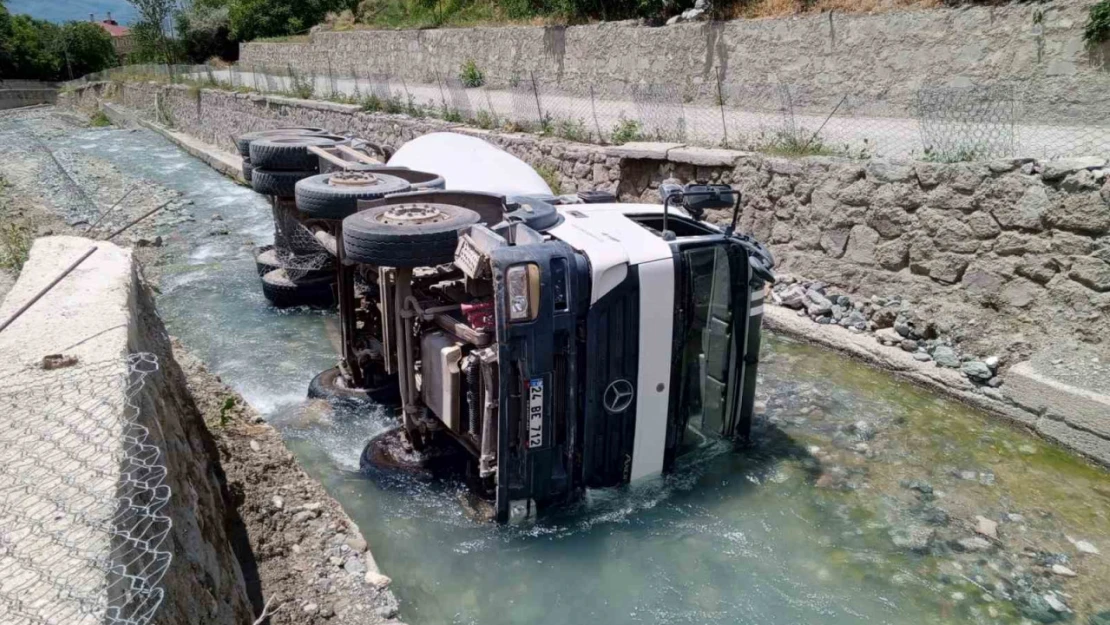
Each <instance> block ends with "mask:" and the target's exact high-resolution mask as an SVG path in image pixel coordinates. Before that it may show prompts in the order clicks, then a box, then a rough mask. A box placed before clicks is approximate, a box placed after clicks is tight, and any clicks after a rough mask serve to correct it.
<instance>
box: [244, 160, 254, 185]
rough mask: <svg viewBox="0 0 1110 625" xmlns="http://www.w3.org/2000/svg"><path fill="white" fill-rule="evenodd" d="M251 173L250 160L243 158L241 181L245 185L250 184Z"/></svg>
mask: <svg viewBox="0 0 1110 625" xmlns="http://www.w3.org/2000/svg"><path fill="white" fill-rule="evenodd" d="M252 173H254V166H253V165H251V159H249V158H244V159H243V180H246V181H247V184H250V182H251V174H252Z"/></svg>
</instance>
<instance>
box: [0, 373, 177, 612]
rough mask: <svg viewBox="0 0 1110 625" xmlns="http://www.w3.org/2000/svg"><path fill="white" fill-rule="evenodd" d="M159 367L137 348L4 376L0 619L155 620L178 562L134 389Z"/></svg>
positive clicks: (0, 398)
mask: <svg viewBox="0 0 1110 625" xmlns="http://www.w3.org/2000/svg"><path fill="white" fill-rule="evenodd" d="M55 364H57V365H60V366H63V367H64V365H66V364H72V363H66V362H55ZM157 371H158V361H157V359H156V358H155V357H154V356H153V355H150V354H135V355H132V356H130V357H129V358H128V359H127V360H126V361H125V362H123V363H121V362H119V361H110V362H104V363H100V364H79V365H76V366H71V367H64V368H58V369H53V370H38V371H35V372H34V381H33V382H31V383H26V381H27V380H28V379H30V376H29V375H27V373H28V372H23V374H22V375H21V374H16V375H15V376H12V377H10V378H9V380H20V381H22V383H19V384H17V383H16V382H15V381H9V382H6V383H3V384H0V402H2V405H3V406H4V407H5V413H4V415H3V417H0V446H2V447H3V448H4V450H5V451H4V457H3V458H2V459H0V615H2V616H0V622H3V623H5V624H6V625H38V624H51V625H55V624H62V623H64V624H66V625H84V624H89V625H93V624H96V625H144V624H146V623H149V622H150V621H151V619H152V618H153V617H154V615H155V613H156V611H157V609H158V607H159V605H160V604H161V602H162V598H163V588H162V587H161V581H162V577H163V575H165V572H166V570H167V569H168V567H169V564H170V559H171V552H170V551H169V550H168V548H167V547H166V546H165V542H166V540H167V537H168V536H169V532H170V525H171V521H170V518H169V517H168V516H167V515H166V514H165V508H166V505H167V504H168V503H169V499H170V488H169V486H168V485H167V484H166V468H165V463H164V459H163V457H162V451H161V449H160V447H159V445H160V441H159V437H157V436H155V435H154V434H152V432H151V431H150V430H148V429H147V427H146V426H144V425H143V424H142V423H141V421H153V418H152V415H143V414H141V411H140V409H139V400H138V398H137V394H138V393H139V392H140V390H141V389H142V388H143V385H144V384H145V383H146V382H147V380H148V378H149V377H150V376H152V375H155V374H156V373H157ZM155 423H156V422H155Z"/></svg>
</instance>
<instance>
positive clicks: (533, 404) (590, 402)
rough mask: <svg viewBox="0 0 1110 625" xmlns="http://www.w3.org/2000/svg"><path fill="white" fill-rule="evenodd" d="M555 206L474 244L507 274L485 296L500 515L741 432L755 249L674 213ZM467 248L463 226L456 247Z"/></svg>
mask: <svg viewBox="0 0 1110 625" xmlns="http://www.w3.org/2000/svg"><path fill="white" fill-rule="evenodd" d="M557 212H558V214H559V216H560V220H559V223H558V224H557V225H555V226H553V227H551V228H549V229H547V230H546V233H545V235H544V236H543V237H542V240H541V239H538V238H529V239H528V240H526V241H525V242H524V243H523V244H517V245H507V246H498V247H496V248H494V249H491V250H488V252H487V253H488V258H489V261H490V264H491V268H492V272H493V274H494V275H497V274H503V275H505V276H506V278H505V279H504V280H502V281H501V287H500V288H499V289H496V295H497V296H498V297H497V298H495V299H500V300H501V301H503V302H504V305H503V306H502V307H501V310H500V312H501V314H499V315H498V317H497V337H498V342H497V345H498V350H499V363H500V366H499V373H500V374H501V377H500V378H499V380H500V384H499V406H498V408H499V411H500V413H501V414H500V416H501V418H500V425H502V426H503V427H504V428H505V429H504V430H499V433H498V434H499V435H498V449H497V477H498V479H497V497H496V499H497V514H498V517H499V519H501V520H504V519H505V518H506V515H507V514H508V512H509V510H508V507H507V502H511V501H518V500H526V499H531V500H533V501H535V502H536V503H537V504H538V505H543V504H544V503H546V502H551V501H565V500H568V499H572V498H574V497H575V496H576V495H577V493H578V492H580V491H581V490H582V489H584V488H601V487H610V486H617V485H621V484H626V483H629V482H635V481H637V480H641V479H645V478H650V477H653V476H657V475H659V474H660V473H663V472H665V471H668V470H670V469H671V468H672V467H673V466H674V462H675V459H676V458H677V457H678V456H679V455H681V454H683V453H685V452H687V451H689V450H691V449H695V448H697V447H699V446H701V445H702V444H704V443H706V442H707V441H710V440H715V439H719V438H721V437H726V438H738V439H741V440H747V438H748V436H749V433H750V431H751V419H752V407H753V402H754V390H755V375H756V367H757V365H758V354H759V342H760V325H761V320H762V313H763V309H762V302H763V288H764V285H765V284H766V282H767V279H768V278H769V275H768V274H769V272H768V271H767V269H766V267H765V264H766V259H764V258H760V257H758V255H756V258H754V259H753V253H752V248H751V246H750V245H747V244H746V241H745V240H744V239H740V238H735V237H733V236H730V235H729V234H726V233H725V232H724V231H723V230H721V229H719V228H717V227H715V226H713V225H710V224H706V223H702V222H699V221H697V220H695V219H693V218H691V217H690V216H689V215H688V214H686V213H685V212H682V211H681V210H678V211H673V212H672V213H671V214H670V215H668V216H667V217H668V218H667V223H666V227H664V208H663V207H662V206H658V205H647V204H592V205H591V204H570V205H565V206H559V207H558V209H557ZM470 245H471V233H465V234H463V235H462V239H461V243H460V250H465V249H466V248H467V247H469V246H470ZM517 276H527V281H525V280H523V279H518V278H517ZM537 288H538V291H539V295H538V297H537V296H536V295H535V294H534V293H532V289H537ZM521 289H524V291H521Z"/></svg>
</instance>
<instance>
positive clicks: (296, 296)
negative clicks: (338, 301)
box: [262, 269, 335, 308]
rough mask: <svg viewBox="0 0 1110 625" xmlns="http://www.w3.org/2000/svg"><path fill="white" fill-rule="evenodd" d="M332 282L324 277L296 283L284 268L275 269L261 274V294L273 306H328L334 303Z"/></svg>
mask: <svg viewBox="0 0 1110 625" xmlns="http://www.w3.org/2000/svg"><path fill="white" fill-rule="evenodd" d="M333 282H334V281H333V280H330V279H324V280H315V281H312V282H302V283H299V284H297V283H294V282H293V281H292V280H290V279H289V276H287V275H286V274H285V270H284V269H275V270H274V271H271V272H270V273H268V274H266V275H264V276H262V294H263V295H265V296H266V299H267V300H269V301H270V303H271V304H273V305H274V307H275V308H291V307H293V306H311V307H313V308H330V307H332V306H334V305H335V292H334V290H333V289H332V284H333Z"/></svg>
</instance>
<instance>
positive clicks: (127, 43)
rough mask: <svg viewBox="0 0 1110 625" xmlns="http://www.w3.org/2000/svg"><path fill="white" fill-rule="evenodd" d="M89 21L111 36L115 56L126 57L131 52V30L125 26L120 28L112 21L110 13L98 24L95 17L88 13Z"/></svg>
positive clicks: (117, 23)
mask: <svg viewBox="0 0 1110 625" xmlns="http://www.w3.org/2000/svg"><path fill="white" fill-rule="evenodd" d="M89 21H90V22H92V23H93V24H96V25H97V26H99V27H101V28H103V29H104V30H106V31H107V32H108V34H109V35H111V36H112V45H113V46H114V47H115V48H116V54H118V55H119V56H126V55H127V54H129V53H130V52H131V48H132V47H133V43H132V40H131V29H130V28H128V27H126V26H120V25H119V22H117V21H116V20H114V19H112V14H111V13H108V17H107V18H106V19H103V20H100V21H99V22H98V21H96V16H95V15H93V14H92V13H89Z"/></svg>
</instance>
